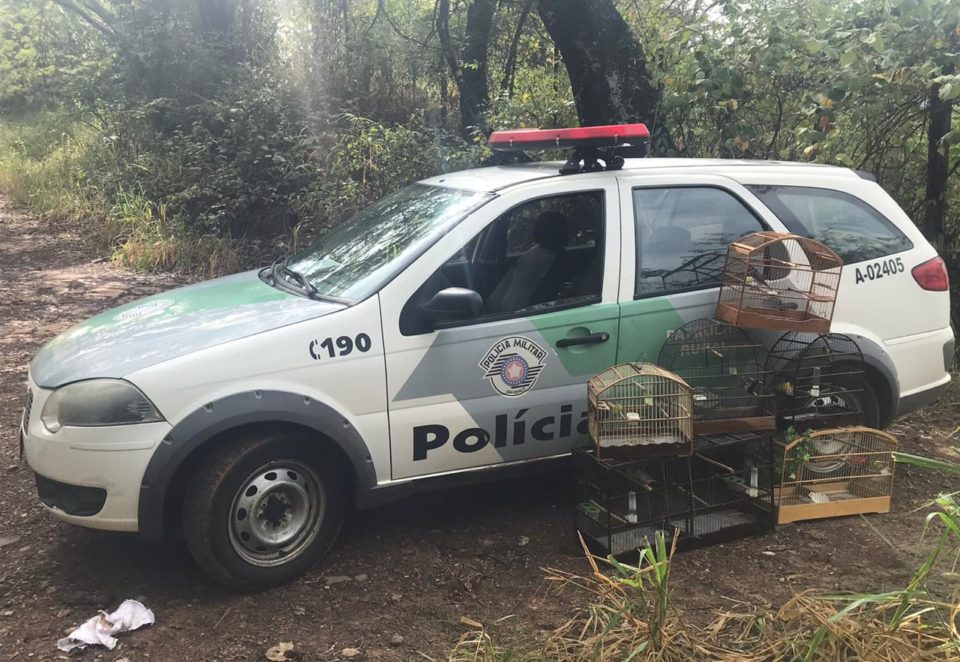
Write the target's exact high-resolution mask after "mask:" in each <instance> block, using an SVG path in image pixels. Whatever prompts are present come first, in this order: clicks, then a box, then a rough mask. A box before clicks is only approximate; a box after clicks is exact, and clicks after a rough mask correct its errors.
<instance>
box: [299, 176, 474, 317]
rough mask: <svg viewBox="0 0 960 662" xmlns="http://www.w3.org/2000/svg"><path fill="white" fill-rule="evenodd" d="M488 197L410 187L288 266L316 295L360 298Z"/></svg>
mask: <svg viewBox="0 0 960 662" xmlns="http://www.w3.org/2000/svg"><path fill="white" fill-rule="evenodd" d="M489 197H490V194H488V193H479V192H475V191H463V190H459V189H449V188H443V187H440V186H427V185H426V184H413V185H411V186H408V187H406V188H404V189H402V190H400V191H397V192H396V193H394V194H393V195H389V196H387V197H386V198H384V199H382V200H380V201H379V202H376V203H374V204H372V205H370V206H369V207H367V208H366V209H364V210H363V211H361V212H360V213H358V214H357V215H356V216H354V217H353V218H351V219H350V220H348V221H346V222H344V223H341V224H340V225H338V226H336V227H334V228H333V229H331V230H330V231H329V232H327V233H325V234H324V235H323V236H321V237H320V238H319V239H318V240H317V241H316V242H314V243H313V245H311V246H310V248H308V249H307V250H305V251H303V252H302V253H300V254H299V255H297V256H296V257H294V258H291V259H290V261H289V262H287V266H288V267H289V268H290V269H292V270H293V271H296V272H299V273H300V274H302V275H303V277H304V278H306V279H307V281H308V282H309V283H310V284H311V285H313V286H314V287H315V288H316V289H317V292H316V293H317V294H319V295H321V296H328V297H336V298H340V299H363V298H365V297H367V296H369V295H370V294H372V293H373V292H375V291H377V290H378V289H379V288H380V286H381V285H382V284H383V283H385V282H387V281H388V280H390V278H392V277H393V276H394V275H395V274H396V273H397V272H398V271H400V270H401V269H402V268H403V266H404V265H406V264H407V261H408V259H411V258H413V257H416V256H417V255H418V254H419V253H420V252H421V251H422V250H424V249H425V248H426V247H427V246H429V245H430V244H431V243H432V242H433V241H434V239H435V238H436V237H437V236H439V235H442V234H443V233H444V232H446V231H447V230H449V229H450V227H451V226H452V225H453V224H454V223H456V222H457V221H459V220H460V219H461V218H462V217H463V216H464V215H465V214H466V213H467V212H469V211H471V210H472V209H474V208H475V207H477V206H479V205H480V204H481V203H482V202H484V201H485V200H486V199H487V198H489Z"/></svg>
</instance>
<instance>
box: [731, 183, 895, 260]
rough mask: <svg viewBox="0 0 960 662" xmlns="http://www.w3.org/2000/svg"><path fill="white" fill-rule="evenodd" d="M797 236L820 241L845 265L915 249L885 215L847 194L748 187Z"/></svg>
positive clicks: (816, 189) (802, 188)
mask: <svg viewBox="0 0 960 662" xmlns="http://www.w3.org/2000/svg"><path fill="white" fill-rule="evenodd" d="M747 188H749V189H750V190H751V191H752V192H753V193H754V194H755V195H756V196H757V197H758V198H760V200H761V201H762V202H763V204H765V205H766V206H767V207H769V208H770V210H771V211H773V213H774V214H776V215H777V216H778V217H779V218H780V220H781V221H783V224H784V225H786V226H787V229H788V230H790V232H792V233H794V234H798V235H800V236H803V237H810V238H811V239H816V240H817V241H820V242H822V243H824V244H826V245H827V246H829V247H830V248H832V249H833V250H834V251H835V252H836V253H837V255H839V256H840V257H841V258H842V259H843V261H844V263H845V264H853V263H855V262H863V261H864V260H873V259H876V258H880V257H885V256H887V255H892V254H893V253H900V252H902V251H907V250H910V249H911V248H913V243H912V242H911V241H910V240H909V239H907V237H906V236H904V234H903V233H902V232H900V230H898V229H897V226H895V225H894V224H893V223H891V222H890V221H889V220H888V219H887V218H886V217H885V216H884V215H883V214H881V213H880V212H878V211H877V210H876V209H874V208H873V207H871V206H869V205H868V204H866V203H864V202H863V201H862V200H859V199H857V198H855V197H854V196H852V195H849V194H847V193H842V192H840V191H834V190H831V189H823V188H812V187H807V186H748V187H747Z"/></svg>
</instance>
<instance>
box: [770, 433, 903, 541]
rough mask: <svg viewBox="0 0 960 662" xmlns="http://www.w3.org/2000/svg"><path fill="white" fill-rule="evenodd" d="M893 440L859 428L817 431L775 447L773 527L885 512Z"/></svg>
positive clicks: (890, 488) (890, 473)
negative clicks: (776, 478) (777, 480)
mask: <svg viewBox="0 0 960 662" xmlns="http://www.w3.org/2000/svg"><path fill="white" fill-rule="evenodd" d="M896 449H897V440H896V439H894V438H893V437H892V436H890V435H889V434H887V433H886V432H881V431H879V430H873V429H871V428H865V427H849V428H833V429H829V430H818V431H815V432H810V433H808V434H805V435H801V436H799V437H795V438H793V439H791V440H790V441H788V442H785V443H782V444H781V456H780V467H779V472H780V486H779V487H778V488H777V489H776V490H775V498H776V504H777V523H778V524H787V523H789V522H798V521H802V520H809V519H821V518H825V517H839V516H842V515H857V514H863V513H886V512H889V511H890V498H891V496H892V495H893V473H894V465H895V462H894V459H893V452H894V451H895V450H896Z"/></svg>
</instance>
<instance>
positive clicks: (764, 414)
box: [657, 319, 776, 434]
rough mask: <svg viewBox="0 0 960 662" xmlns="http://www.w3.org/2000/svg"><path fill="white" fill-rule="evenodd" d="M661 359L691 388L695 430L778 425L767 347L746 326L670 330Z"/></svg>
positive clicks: (704, 323)
mask: <svg viewBox="0 0 960 662" xmlns="http://www.w3.org/2000/svg"><path fill="white" fill-rule="evenodd" d="M657 363H658V364H659V365H661V366H662V367H664V368H666V369H667V370H670V371H671V372H674V373H675V374H677V375H678V376H680V377H682V378H683V380H684V381H685V382H686V383H687V384H689V385H690V388H692V389H693V414H694V417H693V430H694V434H717V433H722V432H745V431H748V430H773V429H775V427H776V418H775V417H774V415H773V397H772V393H770V392H769V391H767V390H766V386H767V382H768V373H767V372H766V368H765V363H766V348H765V347H764V346H763V345H762V344H761V343H759V342H757V341H756V340H754V339H753V338H752V337H751V336H750V334H749V333H748V332H747V331H746V330H745V329H741V328H739V327H735V326H733V325H731V324H728V323H726V322H720V321H717V320H712V319H698V320H694V321H692V322H688V323H687V324H684V325H683V326H681V327H680V328H679V329H677V330H676V331H674V332H673V333H671V334H670V337H669V338H667V342H666V343H664V345H663V347H662V348H661V349H660V356H659V357H658V360H657Z"/></svg>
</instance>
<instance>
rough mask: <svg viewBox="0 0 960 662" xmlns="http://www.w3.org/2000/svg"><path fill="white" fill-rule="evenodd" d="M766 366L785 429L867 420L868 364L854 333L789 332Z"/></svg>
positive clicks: (839, 425)
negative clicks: (865, 397) (865, 396)
mask: <svg viewBox="0 0 960 662" xmlns="http://www.w3.org/2000/svg"><path fill="white" fill-rule="evenodd" d="M766 369H767V372H768V373H769V374H770V382H769V384H770V386H769V390H770V391H771V392H773V393H774V397H775V401H776V412H777V424H778V427H780V428H781V429H782V430H789V429H790V428H793V430H794V431H795V432H796V433H798V434H799V433H803V432H807V431H808V430H820V429H823V428H834V427H843V426H848V425H864V424H865V416H864V390H865V388H866V385H865V384H866V378H865V375H864V371H865V364H864V360H863V353H862V352H861V351H860V347H859V345H857V342H856V341H855V340H854V339H853V338H851V337H850V336H847V335H843V334H840V333H831V334H827V335H818V334H815V333H787V334H784V335H783V336H782V337H781V338H780V339H779V340H778V341H777V342H776V343H774V345H773V347H772V348H771V349H770V353H769V354H768V356H767V365H766Z"/></svg>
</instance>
